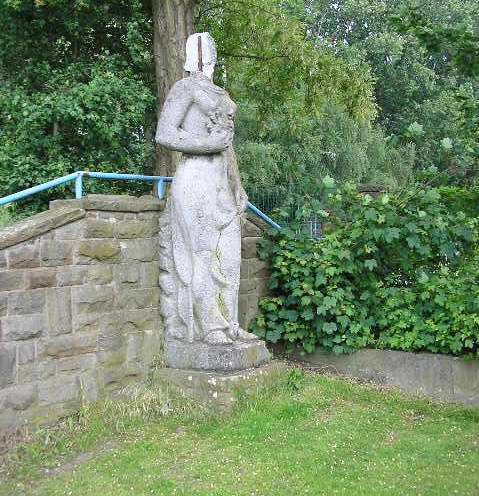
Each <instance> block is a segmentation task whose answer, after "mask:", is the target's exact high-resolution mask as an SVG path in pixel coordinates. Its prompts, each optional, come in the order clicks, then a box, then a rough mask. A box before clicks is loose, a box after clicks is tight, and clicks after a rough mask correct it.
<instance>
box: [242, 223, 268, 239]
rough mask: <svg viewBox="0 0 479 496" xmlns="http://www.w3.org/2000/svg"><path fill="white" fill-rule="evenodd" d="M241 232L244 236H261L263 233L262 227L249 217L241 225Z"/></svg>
mask: <svg viewBox="0 0 479 496" xmlns="http://www.w3.org/2000/svg"><path fill="white" fill-rule="evenodd" d="M241 234H242V236H243V237H245V238H247V237H255V238H259V237H261V236H262V235H263V231H262V229H260V228H259V227H258V226H257V225H256V224H254V223H253V222H251V221H250V220H248V219H244V220H243V222H242V225H241Z"/></svg>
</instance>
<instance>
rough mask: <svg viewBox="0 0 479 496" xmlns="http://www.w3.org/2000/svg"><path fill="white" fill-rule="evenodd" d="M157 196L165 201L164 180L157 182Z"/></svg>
mask: <svg viewBox="0 0 479 496" xmlns="http://www.w3.org/2000/svg"><path fill="white" fill-rule="evenodd" d="M156 196H157V197H158V199H159V200H163V198H164V196H165V181H163V178H160V179H158V181H156Z"/></svg>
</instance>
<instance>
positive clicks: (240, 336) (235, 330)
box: [229, 323, 258, 341]
mask: <svg viewBox="0 0 479 496" xmlns="http://www.w3.org/2000/svg"><path fill="white" fill-rule="evenodd" d="M229 335H230V337H231V339H234V340H237V341H256V340H257V339H258V338H257V337H256V336H255V335H254V334H251V333H250V332H246V331H243V329H241V327H240V326H239V324H238V323H235V324H233V325H232V326H231V327H230V332H229Z"/></svg>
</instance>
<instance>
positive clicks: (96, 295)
mask: <svg viewBox="0 0 479 496" xmlns="http://www.w3.org/2000/svg"><path fill="white" fill-rule="evenodd" d="M113 302H114V296H113V288H112V287H111V286H80V287H73V288H72V307H73V310H74V312H75V314H85V313H89V314H97V313H108V312H111V311H112V310H113Z"/></svg>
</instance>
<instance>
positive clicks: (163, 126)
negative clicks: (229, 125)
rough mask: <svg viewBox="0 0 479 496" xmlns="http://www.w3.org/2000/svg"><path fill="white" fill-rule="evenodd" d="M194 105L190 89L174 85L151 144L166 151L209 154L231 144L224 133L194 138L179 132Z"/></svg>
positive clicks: (181, 82) (179, 84)
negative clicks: (153, 142)
mask: <svg viewBox="0 0 479 496" xmlns="http://www.w3.org/2000/svg"><path fill="white" fill-rule="evenodd" d="M193 103H194V96H193V94H192V91H191V88H189V87H188V85H187V84H186V83H185V81H184V80H181V81H178V82H177V83H176V84H175V85H174V86H173V88H172V89H171V90H170V93H169V94H168V96H167V98H166V101H165V105H164V107H163V110H162V112H161V115H160V119H159V121H158V127H157V130H156V137H155V141H156V142H157V143H158V144H160V145H163V146H164V147H166V148H168V149H170V150H176V151H180V152H183V153H192V154H200V155H201V154H209V153H218V152H221V151H223V150H225V149H226V148H227V147H228V146H229V144H230V143H231V139H232V136H231V134H230V133H228V132H226V131H225V132H212V133H211V134H210V135H209V136H205V137H201V136H194V135H192V134H191V133H189V132H187V131H185V130H184V129H182V128H181V124H182V122H183V119H184V118H185V115H186V112H187V111H188V109H189V108H190V106H191V105H192V104H193Z"/></svg>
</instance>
